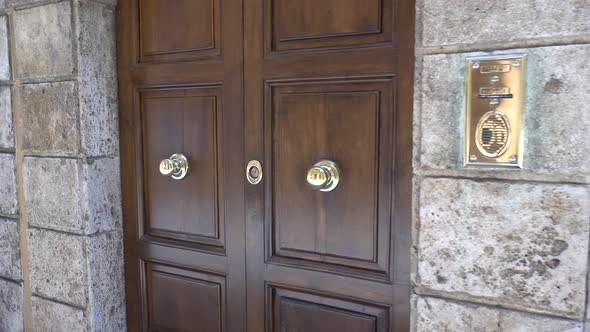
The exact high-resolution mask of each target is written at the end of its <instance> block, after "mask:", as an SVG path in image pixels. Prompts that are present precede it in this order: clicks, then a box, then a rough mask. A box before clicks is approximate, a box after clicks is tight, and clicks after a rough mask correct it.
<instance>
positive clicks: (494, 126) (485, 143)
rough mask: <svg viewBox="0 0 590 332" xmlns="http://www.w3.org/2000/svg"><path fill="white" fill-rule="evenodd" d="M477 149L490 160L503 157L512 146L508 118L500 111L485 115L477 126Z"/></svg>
mask: <svg viewBox="0 0 590 332" xmlns="http://www.w3.org/2000/svg"><path fill="white" fill-rule="evenodd" d="M476 143H477V147H478V148H479V150H480V152H481V153H482V154H483V155H484V156H486V157H489V158H496V157H499V156H501V155H502V154H503V153H504V152H505V151H506V149H507V148H508V146H509V145H510V126H509V123H508V119H507V118H506V116H505V115H504V114H503V113H502V112H499V111H490V112H487V113H486V114H484V115H483V116H482V117H481V119H480V120H479V123H478V124H477V137H476Z"/></svg>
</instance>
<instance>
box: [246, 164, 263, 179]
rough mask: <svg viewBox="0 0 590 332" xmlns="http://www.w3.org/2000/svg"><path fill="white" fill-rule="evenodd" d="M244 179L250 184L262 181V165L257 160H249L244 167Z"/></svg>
mask: <svg viewBox="0 0 590 332" xmlns="http://www.w3.org/2000/svg"><path fill="white" fill-rule="evenodd" d="M246 179H247V180H248V182H250V184H259V183H260V181H262V164H260V162H259V161H258V160H250V161H249V162H248V165H247V166H246Z"/></svg>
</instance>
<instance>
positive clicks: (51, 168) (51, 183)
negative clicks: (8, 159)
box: [23, 157, 87, 233]
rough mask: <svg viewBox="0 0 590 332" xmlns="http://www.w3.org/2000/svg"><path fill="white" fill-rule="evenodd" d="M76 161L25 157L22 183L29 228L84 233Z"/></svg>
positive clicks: (84, 226) (84, 227)
mask: <svg viewBox="0 0 590 332" xmlns="http://www.w3.org/2000/svg"><path fill="white" fill-rule="evenodd" d="M78 170H79V165H78V161H77V160H76V159H56V158H36V157H25V159H24V162H23V183H24V186H23V187H24V194H25V208H26V210H27V219H28V222H29V225H31V226H37V227H43V228H50V229H55V230H60V231H68V232H75V233H84V232H85V231H86V229H87V227H86V224H85V222H84V220H82V218H81V209H80V185H79V182H78Z"/></svg>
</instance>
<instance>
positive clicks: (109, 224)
mask: <svg viewBox="0 0 590 332" xmlns="http://www.w3.org/2000/svg"><path fill="white" fill-rule="evenodd" d="M119 179H120V177H119V159H118V158H101V159H96V160H90V159H89V160H88V164H82V168H81V174H80V183H81V197H82V204H83V207H82V217H83V218H84V222H85V224H86V229H87V230H86V232H87V233H95V232H97V231H108V230H114V229H121V218H122V217H121V185H120V180H119Z"/></svg>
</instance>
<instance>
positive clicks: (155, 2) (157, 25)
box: [138, 0, 221, 61]
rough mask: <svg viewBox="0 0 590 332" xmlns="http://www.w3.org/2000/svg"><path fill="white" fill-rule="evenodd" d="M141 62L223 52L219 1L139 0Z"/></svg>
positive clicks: (205, 55)
mask: <svg viewBox="0 0 590 332" xmlns="http://www.w3.org/2000/svg"><path fill="white" fill-rule="evenodd" d="M138 1H139V4H140V5H139V6H140V11H139V36H140V38H139V41H140V51H141V53H140V56H141V61H162V60H176V59H190V58H202V57H211V56H215V55H219V54H220V49H219V46H220V45H219V44H220V32H221V31H220V25H219V17H220V16H219V10H220V8H219V0H174V2H170V1H168V0H138Z"/></svg>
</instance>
